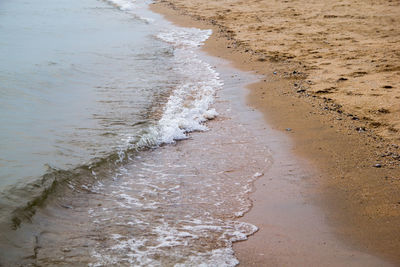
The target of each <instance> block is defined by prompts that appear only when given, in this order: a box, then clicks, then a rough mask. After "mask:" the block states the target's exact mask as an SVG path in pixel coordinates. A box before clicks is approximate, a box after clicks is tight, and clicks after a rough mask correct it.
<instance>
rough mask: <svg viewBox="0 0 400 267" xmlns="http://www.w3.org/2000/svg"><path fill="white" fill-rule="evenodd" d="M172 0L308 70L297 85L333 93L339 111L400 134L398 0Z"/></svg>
mask: <svg viewBox="0 0 400 267" xmlns="http://www.w3.org/2000/svg"><path fill="white" fill-rule="evenodd" d="M167 2H168V3H170V4H172V5H173V6H174V7H176V8H179V9H180V10H185V11H186V12H188V13H189V14H191V15H195V16H197V17H200V18H202V19H205V20H208V21H212V22H213V23H214V24H217V25H219V26H222V27H223V28H224V29H225V30H226V31H227V32H228V33H229V35H230V36H231V38H233V39H234V40H235V41H236V42H235V43H236V45H240V46H244V47H246V48H248V50H249V53H256V55H258V56H259V57H260V58H259V60H260V61H263V60H270V61H275V62H280V63H283V64H290V65H291V72H290V73H293V71H295V74H297V75H300V76H302V77H303V78H304V80H303V81H301V82H296V83H293V88H292V89H293V92H294V93H296V92H297V93H299V94H303V95H308V96H313V97H318V98H324V97H325V98H328V99H332V101H333V103H335V109H337V110H338V112H344V113H346V114H348V115H350V116H353V117H354V118H355V119H356V120H358V119H359V120H361V121H363V122H364V123H365V126H366V127H367V128H368V129H369V130H371V131H373V132H375V133H376V134H377V135H379V136H381V137H385V138H386V139H388V140H391V141H392V142H395V143H399V142H400V132H399V131H400V1H396V0H393V1H392V0H378V1H372V0H366V1H360V0H341V1H328V0H324V1H306V0H291V1H288V0H286V1H277V0H271V1H260V0H248V1H242V0H219V1H208V0H168V1H167ZM286 70H287V66H286ZM278 74H279V73H278ZM286 75H287V73H286Z"/></svg>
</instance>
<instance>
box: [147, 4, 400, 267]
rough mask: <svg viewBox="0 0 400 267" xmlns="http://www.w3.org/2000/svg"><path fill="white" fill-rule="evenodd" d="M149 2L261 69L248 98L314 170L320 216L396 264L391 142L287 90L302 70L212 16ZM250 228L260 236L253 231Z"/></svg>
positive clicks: (399, 233) (398, 247) (241, 63)
mask: <svg viewBox="0 0 400 267" xmlns="http://www.w3.org/2000/svg"><path fill="white" fill-rule="evenodd" d="M151 9H152V10H153V11H156V12H158V13H161V14H163V15H164V16H165V17H166V18H167V19H169V20H171V21H173V22H174V23H176V24H178V25H183V26H186V27H190V26H193V27H194V26H196V27H198V28H199V27H200V28H202V27H203V28H204V27H207V28H210V27H211V28H213V30H214V34H213V36H212V37H211V38H210V39H209V41H207V42H206V44H205V46H204V50H205V51H206V52H207V53H209V54H211V55H213V56H216V57H221V58H224V59H228V60H229V61H230V62H232V64H233V66H234V67H236V68H238V69H241V70H245V71H252V72H254V73H256V74H258V75H262V76H264V79H263V80H262V81H260V82H258V83H255V84H252V85H250V86H249V89H250V94H249V96H248V99H247V101H248V104H249V105H250V106H251V107H254V108H256V109H257V110H259V111H261V112H262V113H263V114H264V118H265V120H266V121H267V122H268V123H269V124H270V125H272V128H273V129H274V130H277V131H280V132H281V133H282V135H286V136H287V137H289V139H290V140H293V142H294V145H293V146H292V147H291V152H292V153H294V154H295V155H297V156H299V157H301V158H305V159H306V160H308V161H309V162H310V165H311V166H312V168H315V169H317V170H318V175H315V176H314V177H313V178H311V181H309V183H311V184H313V185H314V187H315V188H318V190H317V191H315V192H313V193H312V194H310V193H307V194H308V196H307V197H308V199H309V200H310V201H312V202H313V203H315V204H317V206H319V207H320V208H321V209H322V210H323V211H324V216H325V221H326V222H327V223H328V225H329V226H330V227H331V228H332V229H333V230H334V233H335V236H336V237H338V238H339V239H340V240H342V241H344V242H345V243H346V244H348V245H349V246H351V247H357V248H359V249H360V250H362V251H366V252H368V253H371V254H373V255H378V256H380V257H383V258H384V259H387V260H389V261H391V262H393V263H395V264H399V263H400V255H398V253H397V252H398V251H400V229H398V227H397V226H398V225H399V223H400V205H399V201H400V200H399V199H398V193H397V192H398V189H399V188H400V181H399V179H398V177H400V168H399V167H398V166H396V165H393V164H392V165H390V164H389V163H386V162H388V161H389V160H390V159H387V158H386V157H382V156H381V155H382V153H385V150H387V149H388V147H390V142H388V141H385V140H382V139H380V138H378V137H376V136H374V135H372V134H370V133H369V132H367V133H364V132H363V131H355V130H354V128H357V127H359V128H360V129H362V127H363V126H362V122H359V121H357V120H352V119H348V118H346V117H347V115H346V114H342V113H337V112H336V110H335V109H334V108H333V107H334V106H333V105H334V104H332V103H331V102H330V101H329V100H326V99H325V100H324V99H314V98H307V97H302V96H300V95H299V94H297V93H296V91H294V92H293V90H292V84H293V82H296V81H301V80H304V79H303V78H304V77H302V76H301V75H296V74H298V73H293V71H290V72H289V71H285V68H286V70H291V68H293V66H288V65H286V66H285V64H279V63H273V62H269V61H266V60H260V59H259V55H258V54H257V53H254V54H252V53H250V52H249V51H247V52H246V50H245V49H244V48H243V47H241V46H240V45H239V46H238V47H237V46H236V44H237V42H236V40H234V39H232V38H230V37H229V33H228V34H227V33H226V32H224V30H223V29H221V28H220V27H218V26H215V25H212V21H211V22H210V21H204V20H202V19H201V18H199V17H197V19H198V20H199V19H200V20H201V21H198V20H197V21H196V17H193V16H190V14H189V16H187V15H188V14H183V13H182V11H181V10H173V8H172V7H171V6H168V2H162V3H157V4H155V5H152V6H151ZM227 37H228V38H227ZM275 71H276V73H277V74H274V72H275ZM287 76H289V77H287ZM310 99H311V100H310ZM326 107H329V108H328V109H326ZM331 107H332V108H331ZM338 118H340V120H339V119H338ZM394 148H396V147H394ZM376 164H380V166H381V167H379V168H378V167H376V166H377V165H376ZM263 179H265V178H264V177H263V178H261V179H260V180H259V181H261V180H263ZM261 189H262V188H261V187H260V185H256V193H253V194H252V195H251V199H252V200H253V202H254V203H255V205H258V206H262V203H261V204H259V203H260V202H262V201H264V202H265V201H266V200H265V198H263V196H262V195H261V196H260V194H257V192H260V191H262V190H261ZM257 212H258V214H257ZM259 212H260V211H259V209H258V211H256V209H255V208H254V207H253V208H252V209H251V211H250V212H249V213H247V214H246V215H245V216H244V220H246V219H247V218H253V219H254V218H255V219H256V220H257V218H259V217H260V216H259V215H260V214H259ZM249 222H252V221H249ZM255 224H257V223H255ZM382 226H384V227H382ZM255 236H258V238H266V237H267V236H265V235H264V236H262V235H261V234H260V232H259V233H256V234H255ZM249 244H257V243H256V241H253V240H252V238H250V240H249V241H245V242H241V243H237V244H235V245H234V247H235V251H236V253H237V254H238V255H239V259H240V260H241V262H245V261H243V258H242V259H241V256H240V254H241V253H240V251H242V257H244V258H246V255H245V251H246V249H248V248H249V247H250V246H251V245H249ZM243 252H244V253H243ZM261 258H262V257H261ZM261 258H260V259H261ZM256 262H257V259H254V260H253V262H252V261H251V260H250V261H249V262H246V265H251V264H255V263H256ZM258 262H259V263H260V262H262V261H258Z"/></svg>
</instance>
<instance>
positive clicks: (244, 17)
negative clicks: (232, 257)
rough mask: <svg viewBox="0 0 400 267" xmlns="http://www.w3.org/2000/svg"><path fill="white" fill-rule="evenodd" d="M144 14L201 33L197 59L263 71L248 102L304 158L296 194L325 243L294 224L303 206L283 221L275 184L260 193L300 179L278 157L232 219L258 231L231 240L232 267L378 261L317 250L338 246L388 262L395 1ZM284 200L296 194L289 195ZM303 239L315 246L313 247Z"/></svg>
mask: <svg viewBox="0 0 400 267" xmlns="http://www.w3.org/2000/svg"><path fill="white" fill-rule="evenodd" d="M152 9H153V10H155V11H157V12H159V13H162V14H164V15H165V16H166V17H167V18H168V19H170V20H172V21H174V22H176V23H177V24H180V25H185V26H195V27H199V28H212V29H213V30H214V34H213V36H212V37H211V38H210V39H209V41H207V42H206V45H205V50H206V51H207V52H208V53H210V54H211V55H213V56H217V57H222V58H225V59H228V60H230V61H231V62H232V64H233V66H235V67H236V68H239V69H242V70H245V71H252V72H253V73H256V74H258V75H262V76H263V79H262V80H261V81H260V82H258V83H255V84H251V85H250V86H249V88H250V94H249V95H248V97H247V102H248V105H250V106H251V107H254V108H256V109H257V110H259V111H261V112H262V113H263V114H264V119H265V121H266V122H267V123H268V124H269V125H271V127H272V129H273V130H277V131H278V132H280V134H281V135H282V136H285V138H287V140H290V141H287V142H292V144H291V145H288V146H287V147H286V149H287V152H288V153H289V154H290V155H295V156H296V157H299V158H300V159H304V160H305V161H306V162H307V164H305V165H306V166H307V167H305V165H303V164H300V165H299V166H302V167H301V169H302V170H303V169H304V168H305V169H307V168H310V169H312V172H311V173H312V175H311V176H309V178H308V179H307V181H306V182H304V183H303V182H301V183H300V184H302V185H303V186H305V187H306V188H307V190H304V191H302V192H301V195H302V196H304V197H305V199H306V203H311V204H312V205H314V206H317V207H318V208H319V209H320V210H321V212H322V213H323V214H324V219H323V224H324V225H325V224H326V225H327V226H328V227H329V231H331V232H332V234H333V236H334V237H327V236H325V235H321V234H318V233H321V232H324V229H322V230H321V228H318V227H317V228H316V229H318V230H316V231H315V232H313V225H314V224H313V223H316V222H315V221H313V220H312V219H311V220H310V221H309V222H308V221H303V220H301V218H304V217H305V216H308V214H309V213H307V208H304V206H301V205H294V206H292V208H293V209H294V210H297V211H298V213H299V214H298V215H295V216H298V217H295V218H293V217H291V218H289V219H286V220H285V219H284V215H285V214H286V212H285V211H286V210H285V209H284V208H285V205H284V204H283V203H290V201H289V202H285V201H287V199H286V200H285V199H284V198H281V199H280V198H279V197H278V196H276V197H275V198H274V197H271V195H269V194H270V193H271V192H273V191H271V188H274V186H278V188H279V186H284V184H279V183H278V184H275V185H271V186H270V187H269V186H266V184H268V181H269V180H271V178H273V177H276V176H279V175H281V176H283V177H287V176H288V175H289V176H293V175H301V174H299V173H298V172H296V171H295V169H296V168H295V167H293V169H292V168H291V167H289V168H288V167H287V166H286V165H285V164H283V165H282V162H281V161H283V162H284V161H285V157H287V155H289V154H285V153H283V152H282V153H283V154H281V155H283V156H282V157H283V158H281V161H279V160H278V161H274V164H273V165H272V167H271V170H270V171H268V172H266V173H265V175H264V176H262V177H261V178H260V179H259V180H258V181H257V182H256V184H255V193H253V194H252V195H251V199H252V201H253V208H252V209H251V211H250V212H249V213H247V214H246V215H245V216H244V218H243V219H244V220H245V221H248V222H250V223H254V224H256V225H258V226H260V230H259V231H258V232H257V233H256V234H255V235H254V236H252V237H250V239H249V240H248V241H245V242H240V243H237V244H235V246H234V248H235V253H236V255H237V256H238V258H239V260H240V262H241V264H242V265H243V266H252V265H254V266H281V265H284V266H288V265H289V266H293V265H295V264H296V263H297V264H300V265H302V266H310V264H311V265H314V266H315V265H321V264H324V265H329V266H343V265H349V264H350V265H351V266H365V265H364V264H365V262H369V263H370V265H371V266H378V265H380V264H379V261H378V262H375V261H369V258H362V260H361V258H360V257H357V255H358V254H357V255H356V254H353V255H350V256H354V255H356V256H354V257H355V258H356V260H354V259H353V261H348V260H347V261H346V260H345V261H340V260H338V258H337V257H335V255H337V254H335V253H337V251H339V250H341V249H333V250H332V246H327V247H326V249H325V250H324V249H323V247H324V246H325V244H327V243H328V244H329V243H331V244H332V242H331V241H332V240H336V239H338V240H339V241H340V242H343V244H344V245H343V246H344V247H346V248H347V250H346V249H345V250H346V251H347V252H348V251H362V252H365V253H367V254H368V255H374V256H377V257H379V258H380V259H382V260H384V261H386V262H390V263H392V264H394V265H398V264H399V263H400V254H399V253H398V252H399V251H400V228H399V227H398V225H399V224H400V194H399V189H400V168H399V160H400V157H399V146H398V144H399V138H398V137H399V135H398V133H397V131H398V130H399V129H400V128H399V126H400V124H399V123H400V121H399V120H398V118H399V112H400V110H399V101H397V100H398V99H399V93H398V90H397V91H396V88H398V87H399V81H400V76H399V65H398V64H399V63H398V62H399V56H400V55H399V54H398V50H399V36H400V34H399V29H397V28H396V26H395V25H397V24H399V18H400V16H398V14H399V4H398V2H371V3H364V2H363V3H361V2H357V1H342V2H340V3H332V2H326V3H325V2H324V3H314V2H311V3H309V2H305V1H290V2H289V1H285V2H282V3H281V2H269V3H268V4H266V3H265V2H263V1H250V2H249V1H247V2H240V1H238V2H236V1H219V2H209V1H182V0H169V1H162V2H159V3H157V4H155V5H153V7H152ZM377 14H384V15H382V16H378V15H377ZM277 150H279V147H278V148H277ZM289 165H290V164H289ZM297 165H298V163H296V164H295V166H297ZM282 166H285V167H284V168H283V167H282ZM300 173H301V172H300ZM282 190H283V189H282ZM283 193H284V194H288V199H291V198H292V199H299V198H297V197H296V196H295V195H294V193H291V192H290V190H287V191H285V190H283ZM267 196H268V197H267ZM271 201H272V202H271ZM271 203H275V204H277V205H274V204H271ZM279 204H280V205H282V210H279V209H277V206H279ZM297 204H299V203H297ZM286 208H287V206H286ZM290 214H295V213H290ZM271 218H275V219H271ZM299 218H300V219H299ZM311 218H313V216H311ZM285 222H290V223H288V224H287V225H286V224H285ZM296 225H297V227H298V229H293V228H291V227H293V226H296ZM316 225H320V224H318V223H316ZM304 227H305V228H304ZM288 229H289V230H290V229H291V232H290V231H288ZM299 229H303V230H300V233H299V234H296V232H298V231H299ZM292 234H293V235H292ZM312 235H316V237H315V238H310V236H312ZM279 236H280V237H281V238H279ZM285 236H286V237H287V239H286V241H285ZM266 240H271V242H269V243H268V242H266ZM324 240H325V241H324ZM319 242H320V243H319ZM335 242H336V241H335ZM335 242H333V243H334V244H336V243H335ZM313 243H314V244H313ZM309 244H313V245H314V246H319V247H321V250H317V251H312V247H309V246H308V245H309ZM333 247H335V248H337V247H336V246H333ZM347 252H346V253H347ZM339 254H340V253H339ZM350 254H351V253H350ZM313 257H314V258H313ZM310 258H311V261H309V260H310ZM358 260H359V261H358ZM363 260H364V261H363Z"/></svg>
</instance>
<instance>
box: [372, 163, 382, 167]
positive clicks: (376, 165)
mask: <svg viewBox="0 0 400 267" xmlns="http://www.w3.org/2000/svg"><path fill="white" fill-rule="evenodd" d="M374 167H375V168H382V165H381V164H379V163H377V164H375V165H374Z"/></svg>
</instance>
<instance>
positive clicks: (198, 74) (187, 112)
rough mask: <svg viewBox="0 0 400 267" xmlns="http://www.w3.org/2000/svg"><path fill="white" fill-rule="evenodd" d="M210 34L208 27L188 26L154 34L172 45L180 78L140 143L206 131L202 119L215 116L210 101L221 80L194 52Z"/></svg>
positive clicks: (155, 142)
mask: <svg viewBox="0 0 400 267" xmlns="http://www.w3.org/2000/svg"><path fill="white" fill-rule="evenodd" d="M211 33H212V32H211V30H199V29H194V28H189V29H175V30H169V31H168V32H162V33H160V34H158V35H157V37H158V38H159V39H161V40H163V41H165V42H168V43H170V44H172V45H173V46H174V48H175V49H174V59H175V61H176V67H175V69H174V70H175V71H176V72H177V73H179V74H180V75H181V76H182V77H183V79H182V82H181V83H180V84H179V85H177V87H176V88H175V90H174V91H173V92H172V94H171V96H170V97H169V99H168V101H167V103H166V105H165V107H164V112H163V115H162V117H161V119H160V120H159V121H158V124H157V125H156V126H154V127H152V128H151V129H150V130H149V134H147V135H145V136H143V138H142V140H141V142H140V145H146V144H147V145H160V144H163V143H173V142H174V141H176V140H182V139H186V138H187V133H188V132H193V131H206V130H207V129H208V128H207V127H206V126H205V125H204V122H205V121H207V120H210V119H213V118H215V117H216V116H217V115H218V113H217V111H216V110H215V109H214V108H212V104H213V102H214V98H215V93H216V91H217V90H219V89H220V88H221V87H222V85H223V83H222V81H221V80H220V78H219V74H218V73H217V72H216V71H215V70H214V69H213V68H212V67H211V66H210V65H209V64H208V63H206V62H204V61H202V60H201V59H199V57H198V56H197V55H196V54H195V53H194V50H195V49H196V48H197V47H198V46H200V45H201V44H202V43H203V42H204V41H205V40H207V38H208V37H209V36H210V35H211Z"/></svg>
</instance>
